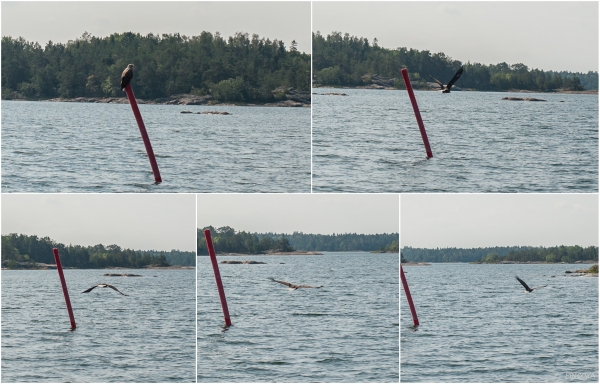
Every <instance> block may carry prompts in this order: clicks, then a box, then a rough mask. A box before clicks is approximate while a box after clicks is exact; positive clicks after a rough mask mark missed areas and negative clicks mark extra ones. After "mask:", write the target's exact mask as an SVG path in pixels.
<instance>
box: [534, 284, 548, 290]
mask: <svg viewBox="0 0 600 384" xmlns="http://www.w3.org/2000/svg"><path fill="white" fill-rule="evenodd" d="M547 286H548V284H546V285H538V286H537V287H533V288H531V289H532V290H534V289H538V288H544V287H547Z"/></svg>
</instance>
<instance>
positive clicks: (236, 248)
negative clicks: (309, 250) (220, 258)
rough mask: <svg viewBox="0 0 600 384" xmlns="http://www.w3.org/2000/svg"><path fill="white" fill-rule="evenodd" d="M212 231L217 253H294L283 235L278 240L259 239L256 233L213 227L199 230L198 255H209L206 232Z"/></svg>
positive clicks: (264, 237) (266, 237) (269, 238)
mask: <svg viewBox="0 0 600 384" xmlns="http://www.w3.org/2000/svg"><path fill="white" fill-rule="evenodd" d="M205 229H210V234H211V237H212V241H213V245H214V247H215V252H216V253H247V254H254V255H256V254H261V253H266V252H267V251H271V252H292V251H294V248H293V247H292V246H290V243H289V240H288V239H286V238H285V237H284V236H283V235H281V236H279V237H278V238H275V239H273V238H271V237H268V236H263V237H259V236H258V235H257V234H255V233H250V232H245V231H236V230H235V229H233V228H231V227H221V228H214V227H212V226H208V227H204V228H202V229H198V237H197V241H198V249H197V252H198V255H208V249H207V248H206V240H205V238H204V230H205Z"/></svg>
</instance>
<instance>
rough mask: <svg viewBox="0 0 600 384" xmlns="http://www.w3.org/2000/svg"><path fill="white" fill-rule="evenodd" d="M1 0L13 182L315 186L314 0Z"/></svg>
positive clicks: (5, 183)
mask: <svg viewBox="0 0 600 384" xmlns="http://www.w3.org/2000/svg"><path fill="white" fill-rule="evenodd" d="M1 6H2V36H3V39H2V192H9V193H23V192H34V193H57V192H73V193H82V192H83V193H107V192H110V193H112V192H119V193H121V192H129V193H131V192H149V193H161V192H189V193H200V192H220V193H223V192H237V193H239V192H241V193H254V192H278V193H299V192H304V193H310V192H311V158H310V148H311V143H310V133H311V109H310V106H311V95H310V70H311V68H310V17H311V15H310V2H287V1H286V2H251V1H243V2H204V1H199V2H187V1H186V2H171V1H168V2H158V1H156V2H155V1H152V2H112V1H111V2H88V1H85V2H51V1H48V2H2V5H1ZM284 15H285V17H284Z"/></svg>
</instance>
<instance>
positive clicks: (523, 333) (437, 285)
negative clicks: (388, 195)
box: [400, 194, 599, 383]
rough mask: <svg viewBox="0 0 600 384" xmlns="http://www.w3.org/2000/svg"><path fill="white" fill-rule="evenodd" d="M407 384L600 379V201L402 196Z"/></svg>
mask: <svg viewBox="0 0 600 384" xmlns="http://www.w3.org/2000/svg"><path fill="white" fill-rule="evenodd" d="M401 204H402V207H401V209H402V215H401V238H400V242H401V271H400V274H401V280H402V284H403V287H404V289H403V292H402V293H401V296H402V298H401V302H402V304H401V313H400V323H401V330H400V358H401V369H400V373H401V377H400V381H401V382H403V383H404V382H407V383H414V382H425V383H431V382H442V383H451V382H462V383H481V382H484V383H485V382H504V383H506V382H521V383H523V382H538V383H540V382H545V383H561V382H563V383H568V382H597V381H598V368H599V367H598V195H597V194H543V195H541V194H501V195H499V194H439V195H434V194H416V195H402V196H401Z"/></svg>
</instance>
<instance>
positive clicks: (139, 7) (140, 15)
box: [2, 1, 311, 53]
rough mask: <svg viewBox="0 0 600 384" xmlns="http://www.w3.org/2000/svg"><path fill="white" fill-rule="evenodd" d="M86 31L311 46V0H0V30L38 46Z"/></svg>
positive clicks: (72, 37) (304, 49)
mask: <svg viewBox="0 0 600 384" xmlns="http://www.w3.org/2000/svg"><path fill="white" fill-rule="evenodd" d="M85 31H87V32H89V33H91V34H92V35H94V36H98V37H104V36H108V35H110V34H112V33H115V32H118V33H122V32H134V33H138V32H139V33H140V34H142V35H146V34H148V33H150V32H152V33H154V34H162V33H176V32H178V33H180V34H182V35H186V36H196V35H199V34H200V33H201V32H202V31H208V32H211V33H213V34H214V33H215V32H217V31H218V32H220V33H221V36H224V37H229V36H232V35H233V34H235V33H236V32H247V33H249V34H250V36H251V35H252V34H253V33H256V34H258V35H259V36H260V37H267V38H269V39H271V40H273V39H279V40H283V42H284V43H285V45H286V47H289V46H290V43H291V42H292V40H294V39H295V40H296V42H297V43H298V50H299V51H302V52H307V53H308V52H310V41H311V33H310V2H308V1H304V2H291V1H281V2H268V1H265V2H250V1H243V2H229V1H221V2H204V1H194V2H192V1H186V2H174V1H173V2H163V1H161V2H158V1H151V2H141V1H135V2H121V1H110V2H91V1H75V2H71V1H66V2H50V1H43V2H30V1H27V2H4V1H3V2H2V36H8V35H10V36H12V37H19V36H22V37H24V38H25V39H27V40H29V41H37V42H39V43H40V44H41V45H42V46H44V45H46V43H47V42H48V40H52V41H53V42H55V43H58V42H60V43H66V42H67V41H68V40H75V39H76V38H78V37H80V36H81V35H82V34H83V33H84V32H85Z"/></svg>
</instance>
